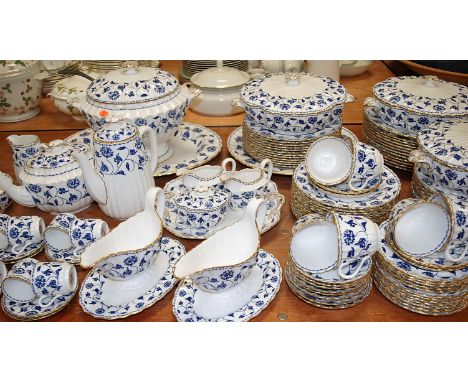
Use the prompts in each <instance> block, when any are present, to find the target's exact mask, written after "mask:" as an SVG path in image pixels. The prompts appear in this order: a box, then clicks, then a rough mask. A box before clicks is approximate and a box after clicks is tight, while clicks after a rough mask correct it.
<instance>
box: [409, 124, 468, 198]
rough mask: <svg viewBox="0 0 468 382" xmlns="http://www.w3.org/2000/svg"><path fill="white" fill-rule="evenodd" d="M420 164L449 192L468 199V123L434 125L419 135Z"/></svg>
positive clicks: (417, 156) (413, 157) (412, 158)
mask: <svg viewBox="0 0 468 382" xmlns="http://www.w3.org/2000/svg"><path fill="white" fill-rule="evenodd" d="M418 144H419V150H415V151H413V152H412V153H411V155H410V158H409V160H410V161H412V162H414V163H417V164H418V165H419V166H420V167H421V168H422V170H423V171H424V172H425V173H426V174H427V175H428V176H429V177H430V178H431V179H432V180H433V181H434V182H435V183H439V184H440V186H441V188H442V189H443V190H444V192H446V193H451V194H456V195H462V196H465V197H467V196H468V149H467V147H468V122H467V121H462V120H455V121H452V122H440V123H434V124H432V125H431V126H429V127H428V128H427V129H425V130H423V131H421V132H420V133H419V134H418Z"/></svg>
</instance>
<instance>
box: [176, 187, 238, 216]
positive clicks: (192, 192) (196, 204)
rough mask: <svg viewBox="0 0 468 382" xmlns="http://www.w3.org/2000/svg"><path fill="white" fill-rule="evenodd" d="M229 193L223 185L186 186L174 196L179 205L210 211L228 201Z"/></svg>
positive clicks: (190, 208) (194, 209)
mask: <svg viewBox="0 0 468 382" xmlns="http://www.w3.org/2000/svg"><path fill="white" fill-rule="evenodd" d="M229 196H230V195H229V193H228V192H227V191H225V190H224V186H213V187H210V186H203V185H198V186H196V187H195V188H186V189H185V190H184V191H182V192H181V193H180V194H179V195H178V196H177V197H176V198H175V203H176V204H177V205H178V206H179V207H183V208H186V209H188V210H192V211H212V210H216V209H218V208H220V207H222V206H223V205H224V204H226V203H227V202H228V201H229Z"/></svg>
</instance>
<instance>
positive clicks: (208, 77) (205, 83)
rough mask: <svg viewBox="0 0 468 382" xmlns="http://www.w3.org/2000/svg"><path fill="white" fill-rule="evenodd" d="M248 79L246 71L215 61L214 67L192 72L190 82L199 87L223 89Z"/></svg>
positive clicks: (239, 84)
mask: <svg viewBox="0 0 468 382" xmlns="http://www.w3.org/2000/svg"><path fill="white" fill-rule="evenodd" d="M249 80H250V76H249V75H248V74H247V73H246V72H243V71H241V70H239V69H236V68H230V67H229V66H223V61H217V63H216V67H214V68H209V69H205V70H203V71H201V72H199V73H196V74H194V75H193V76H192V78H191V79H190V82H192V84H194V85H195V86H198V87H200V88H215V89H225V88H233V87H236V86H242V85H244V84H245V83H246V82H248V81H249Z"/></svg>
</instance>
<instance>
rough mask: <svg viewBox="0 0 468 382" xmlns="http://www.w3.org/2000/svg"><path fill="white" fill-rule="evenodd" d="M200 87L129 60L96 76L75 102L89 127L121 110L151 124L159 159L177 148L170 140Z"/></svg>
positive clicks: (140, 123) (135, 122)
mask: <svg viewBox="0 0 468 382" xmlns="http://www.w3.org/2000/svg"><path fill="white" fill-rule="evenodd" d="M199 94H200V90H199V89H190V88H189V87H188V86H187V85H186V84H184V85H182V86H180V85H179V82H178V80H177V79H176V78H175V77H174V76H173V75H172V74H170V73H168V72H165V71H163V70H160V69H157V68H151V67H142V66H140V67H139V66H138V64H137V63H136V62H134V61H133V62H129V63H128V64H127V67H126V68H123V69H116V70H112V71H110V72H109V73H106V74H104V75H102V76H101V77H99V78H97V79H95V80H94V81H93V82H91V84H90V85H89V87H88V89H87V91H86V97H82V98H79V99H77V100H76V101H75V102H72V106H74V107H76V108H77V109H79V110H80V111H81V112H82V113H83V116H84V117H85V119H86V121H87V122H88V124H89V125H90V127H91V128H92V129H94V130H99V129H100V128H101V127H102V126H103V124H105V123H106V117H107V116H108V115H109V114H112V113H115V112H118V113H119V114H120V117H121V118H123V119H126V120H127V121H128V122H129V123H131V124H132V125H134V126H135V127H142V126H149V127H150V128H151V129H153V130H154V131H155V132H156V134H157V138H158V146H159V147H158V154H159V160H160V161H164V160H165V159H168V158H169V157H170V156H171V155H172V154H173V151H174V148H173V147H172V146H171V145H170V144H169V140H170V138H171V137H173V136H174V134H175V132H176V130H177V127H178V126H179V124H180V122H181V121H182V118H183V117H184V115H185V111H186V110H187V107H188V105H189V103H190V101H191V100H192V99H193V98H195V97H196V96H197V95H199Z"/></svg>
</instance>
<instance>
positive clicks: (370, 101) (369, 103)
mask: <svg viewBox="0 0 468 382" xmlns="http://www.w3.org/2000/svg"><path fill="white" fill-rule="evenodd" d="M364 106H368V107H378V103H377V100H376V99H375V98H373V97H367V98H366V99H365V100H364Z"/></svg>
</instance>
